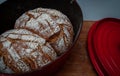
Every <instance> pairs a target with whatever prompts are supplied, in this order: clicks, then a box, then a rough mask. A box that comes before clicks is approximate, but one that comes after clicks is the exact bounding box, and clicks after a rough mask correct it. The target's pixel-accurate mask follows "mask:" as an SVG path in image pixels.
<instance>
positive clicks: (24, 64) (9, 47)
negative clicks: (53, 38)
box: [0, 29, 57, 74]
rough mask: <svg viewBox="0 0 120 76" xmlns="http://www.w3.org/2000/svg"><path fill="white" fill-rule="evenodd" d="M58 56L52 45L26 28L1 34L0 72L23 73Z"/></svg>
mask: <svg viewBox="0 0 120 76" xmlns="http://www.w3.org/2000/svg"><path fill="white" fill-rule="evenodd" d="M56 58H57V54H56V52H55V50H54V48H52V46H51V45H50V44H49V43H48V42H47V41H46V40H45V39H44V38H42V37H40V36H39V35H37V34H34V33H33V32H31V31H28V30H26V29H13V30H9V31H7V32H5V33H3V34H2V35H0V72H2V73H9V74H11V73H23V72H30V71H33V70H36V69H38V68H40V67H42V66H44V65H46V64H48V63H50V62H52V61H53V60H55V59H56Z"/></svg>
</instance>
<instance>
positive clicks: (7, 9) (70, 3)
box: [0, 0, 83, 76]
mask: <svg viewBox="0 0 120 76" xmlns="http://www.w3.org/2000/svg"><path fill="white" fill-rule="evenodd" d="M38 7H43V8H52V9H57V10H59V11H61V12H62V13H64V14H65V15H67V16H68V18H69V19H70V21H71V22H72V25H73V28H74V33H75V35H74V40H73V45H72V47H71V48H69V50H68V51H66V52H65V53H64V54H63V55H61V56H60V57H58V58H57V59H56V60H55V61H53V62H52V63H50V64H48V65H46V66H44V67H42V68H40V69H37V70H36V71H33V72H29V73H23V74H12V75H8V74H2V73H1V74H0V76H35V75H36V76H52V75H53V74H54V73H56V72H57V71H58V70H59V69H60V67H62V65H63V64H64V62H65V61H66V60H67V58H68V57H69V54H70V52H71V49H72V48H73V47H74V44H75V43H76V41H77V39H78V36H79V34H80V30H81V26H82V22H83V16H82V11H81V9H80V6H79V5H78V3H77V2H76V1H75V0H7V1H6V2H4V3H2V4H1V5H0V25H1V26H0V34H2V33H3V32H5V31H7V30H9V29H13V28H14V23H15V21H16V19H17V18H18V17H19V16H21V15H22V14H23V13H24V12H26V11H28V10H31V9H35V8H38Z"/></svg>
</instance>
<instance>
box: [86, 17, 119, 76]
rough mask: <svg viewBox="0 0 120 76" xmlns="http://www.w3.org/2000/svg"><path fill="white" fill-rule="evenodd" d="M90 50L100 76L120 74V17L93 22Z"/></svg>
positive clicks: (89, 35) (89, 36)
mask: <svg viewBox="0 0 120 76" xmlns="http://www.w3.org/2000/svg"><path fill="white" fill-rule="evenodd" d="M88 51H89V55H90V58H91V61H92V63H93V65H94V67H95V69H96V71H97V72H98V74H99V75H100V76H120V19H115V18H105V19H102V20H100V21H98V22H96V23H95V24H93V26H92V27H91V29H90V31H89V33H88Z"/></svg>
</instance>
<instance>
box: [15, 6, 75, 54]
mask: <svg viewBox="0 0 120 76" xmlns="http://www.w3.org/2000/svg"><path fill="white" fill-rule="evenodd" d="M15 28H19V29H20V28H23V29H27V30H30V31H33V32H34V33H36V34H38V35H39V36H41V37H42V38H44V39H45V40H46V41H47V42H48V43H50V45H51V46H52V47H53V48H54V49H55V51H56V52H57V55H61V54H62V53H64V52H65V51H67V50H68V48H69V47H70V46H71V44H72V40H73V35H74V33H73V26H72V24H71V22H70V20H69V19H68V18H67V16H65V15H64V14H63V13H61V12H60V11H57V10H55V9H47V8H36V9H34V10H29V11H27V12H25V13H24V14H23V15H22V16H20V17H19V18H18V19H17V20H16V23H15Z"/></svg>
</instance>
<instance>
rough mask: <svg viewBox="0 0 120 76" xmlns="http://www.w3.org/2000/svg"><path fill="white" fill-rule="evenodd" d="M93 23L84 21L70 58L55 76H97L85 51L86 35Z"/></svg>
mask: <svg viewBox="0 0 120 76" xmlns="http://www.w3.org/2000/svg"><path fill="white" fill-rule="evenodd" d="M93 23H94V21H84V22H83V26H82V30H81V33H80V36H79V39H78V41H77V43H76V44H75V47H74V48H73V49H72V53H71V54H70V57H69V58H68V60H67V61H66V63H65V64H64V65H63V67H62V68H61V69H60V70H59V71H58V72H57V74H56V75H55V76H97V73H96V71H95V69H94V68H93V66H92V64H91V62H90V57H89V55H88V50H87V35H88V31H89V29H90V27H91V26H92V24H93Z"/></svg>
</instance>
